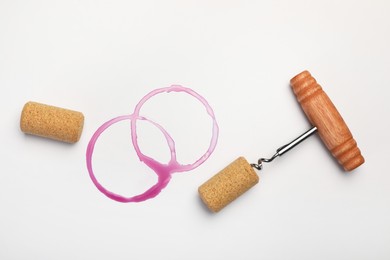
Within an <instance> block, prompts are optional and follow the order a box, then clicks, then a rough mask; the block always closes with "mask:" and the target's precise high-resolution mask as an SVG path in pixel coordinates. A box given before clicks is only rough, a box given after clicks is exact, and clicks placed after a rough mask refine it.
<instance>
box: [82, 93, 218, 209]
mask: <svg viewBox="0 0 390 260" xmlns="http://www.w3.org/2000/svg"><path fill="white" fill-rule="evenodd" d="M164 92H166V93H170V92H184V93H187V94H189V95H191V96H193V97H194V98H196V99H197V100H198V101H200V102H201V103H202V104H203V106H204V107H205V108H206V111H207V113H208V115H209V116H210V117H211V118H212V121H213V131H212V136H211V140H210V145H209V148H208V149H207V151H206V152H205V153H204V154H203V155H202V156H201V157H200V158H199V159H197V160H196V161H195V162H194V163H192V164H186V165H182V164H180V163H179V162H178V161H177V159H176V149H175V142H174V140H173V138H172V137H171V136H170V135H169V133H168V132H167V131H166V130H165V129H164V128H163V127H162V126H161V125H159V124H158V123H156V122H154V121H152V120H149V119H147V118H146V117H143V116H140V115H139V113H140V109H141V107H142V106H143V105H144V104H145V102H146V101H148V100H149V99H150V98H151V97H153V96H155V95H157V94H160V93H164ZM123 120H130V130H131V140H132V144H133V147H134V149H135V151H136V153H137V155H138V158H139V159H140V161H142V162H143V163H145V165H147V166H148V167H149V168H150V169H152V170H153V171H154V172H155V173H156V174H157V176H158V182H157V183H156V184H155V185H153V186H152V187H151V188H149V189H148V190H146V191H145V192H144V193H142V194H139V195H136V196H132V197H124V196H122V195H119V194H116V193H114V192H112V191H109V190H108V189H106V188H105V187H104V186H103V185H102V184H101V183H100V182H99V181H98V180H97V178H96V176H95V174H94V172H93V168H92V155H93V152H94V148H95V144H96V141H97V140H98V138H99V136H100V135H101V134H102V133H103V132H104V131H105V130H106V129H107V128H109V127H110V126H111V125H113V124H115V123H118V122H120V121H123ZM138 120H144V121H147V122H149V123H151V124H153V125H154V126H156V127H157V128H158V129H159V130H160V131H161V132H162V134H163V135H164V137H165V139H166V141H167V144H168V146H169V150H170V153H171V158H170V161H169V162H168V163H167V164H163V163H160V162H158V161H156V160H154V159H153V158H151V157H149V156H147V155H145V154H143V153H142V152H141V150H140V148H139V145H138V140H137V128H136V122H137V121H138ZM218 132H219V128H218V124H217V121H216V118H215V115H214V111H213V109H212V108H211V106H210V105H209V104H208V102H207V100H206V99H205V98H203V97H202V96H201V95H199V94H198V93H197V92H195V91H194V90H192V89H190V88H185V87H182V86H179V85H172V86H171V87H167V88H160V89H155V90H153V91H151V92H150V93H149V94H147V95H146V96H144V97H143V98H142V99H141V100H140V102H139V103H138V104H137V105H136V106H135V109H134V112H133V114H131V115H123V116H119V117H116V118H113V119H111V120H109V121H107V122H106V123H104V124H103V125H102V126H100V127H99V128H98V129H97V130H96V132H95V133H94V134H93V136H92V137H91V140H90V141H89V143H88V146H87V152H86V161H87V169H88V172H89V176H90V178H91V180H92V182H93V183H94V184H95V186H96V188H97V189H98V190H99V191H100V192H102V193H103V194H104V195H106V196H107V197H109V198H110V199H113V200H116V201H118V202H141V201H144V200H147V199H151V198H154V197H156V196H157V195H158V194H159V193H160V192H161V190H162V189H164V188H165V187H166V186H167V185H168V183H169V181H170V180H171V176H172V174H173V173H175V172H185V171H190V170H193V169H195V168H197V167H199V166H200V165H201V164H202V163H204V162H205V161H206V160H207V159H208V158H209V157H210V155H211V154H212V153H213V151H214V150H215V147H216V145H217V141H218Z"/></svg>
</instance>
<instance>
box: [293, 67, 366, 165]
mask: <svg viewBox="0 0 390 260" xmlns="http://www.w3.org/2000/svg"><path fill="white" fill-rule="evenodd" d="M290 83H291V87H292V89H293V91H294V93H295V95H296V97H297V99H298V102H299V103H300V105H301V107H302V109H303V111H304V112H305V114H306V116H307V117H308V119H309V121H310V123H311V124H312V125H313V126H315V127H317V129H318V134H319V136H320V137H321V139H322V141H323V142H324V143H325V145H326V147H327V148H328V149H329V151H330V152H331V153H332V155H333V156H334V157H335V158H336V159H337V160H338V162H339V163H340V164H341V165H342V166H343V167H344V169H345V170H346V171H351V170H353V169H355V168H357V167H359V166H360V165H362V164H363V163H364V158H363V156H362V155H361V152H360V149H359V148H358V147H357V144H356V141H355V139H354V138H353V136H352V134H351V131H350V130H349V129H348V126H347V125H346V123H345V122H344V120H343V118H342V117H341V115H340V113H339V112H338V111H337V109H336V107H335V106H334V105H333V103H332V101H331V100H330V99H329V97H328V95H327V94H326V93H325V92H324V91H323V90H322V88H321V86H320V85H319V84H318V83H317V81H316V80H315V79H314V78H313V77H312V76H311V74H310V73H309V72H308V71H303V72H301V73H299V74H298V75H296V76H295V77H294V78H292V79H291V81H290Z"/></svg>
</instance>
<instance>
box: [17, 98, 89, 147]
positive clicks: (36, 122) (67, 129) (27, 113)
mask: <svg viewBox="0 0 390 260" xmlns="http://www.w3.org/2000/svg"><path fill="white" fill-rule="evenodd" d="M83 126H84V116H83V114H82V113H80V112H77V111H73V110H69V109H64V108H59V107H54V106H49V105H45V104H40V103H36V102H27V103H26V104H25V105H24V108H23V111H22V114H21V117H20V129H21V130H22V132H24V133H26V134H31V135H37V136H42V137H46V138H50V139H54V140H58V141H62V142H66V143H75V142H77V141H78V140H79V139H80V136H81V132H82V131H83Z"/></svg>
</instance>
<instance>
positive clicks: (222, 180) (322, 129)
mask: <svg viewBox="0 0 390 260" xmlns="http://www.w3.org/2000/svg"><path fill="white" fill-rule="evenodd" d="M290 84H291V87H292V89H293V92H294V93H295V95H296V98H297V100H298V102H299V104H300V105H301V107H302V109H303V111H304V113H305V114H306V116H307V117H308V119H309V121H310V123H311V124H312V125H313V127H312V128H311V129H309V130H308V131H306V132H305V133H303V134H302V135H300V136H299V137H297V138H296V139H294V140H293V141H291V142H290V143H288V144H286V145H283V146H281V147H279V148H278V149H277V150H276V153H275V154H274V155H273V156H272V157H271V158H269V159H266V158H260V159H259V160H258V161H257V163H252V164H249V163H248V162H247V161H246V160H245V159H244V158H243V157H240V158H238V159H237V160H235V161H233V162H232V163H231V164H229V165H228V166H227V167H226V168H224V169H223V170H222V171H220V172H219V173H217V174H216V175H215V176H214V177H212V178H211V179H210V180H208V181H207V182H205V183H204V184H203V185H201V186H200V187H199V189H198V191H199V194H200V197H201V199H202V200H203V202H204V203H205V204H206V206H207V207H208V208H209V209H210V210H211V211H213V212H218V211H220V210H221V209H223V208H224V207H225V206H227V205H228V204H229V203H230V202H232V201H233V200H235V199H236V198H238V197H239V196H241V195H242V194H243V193H245V192H246V191H247V190H249V189H250V188H252V187H253V186H254V185H256V184H257V183H258V180H259V179H258V177H257V175H256V174H255V172H254V171H253V169H251V168H255V169H257V170H262V168H263V163H269V162H272V161H273V160H274V159H275V158H277V157H279V156H282V155H283V154H285V153H286V152H288V151H290V150H291V149H292V148H294V147H295V146H297V145H298V144H299V143H301V142H302V141H304V140H305V139H307V138H308V137H309V136H311V135H313V134H314V133H316V132H317V131H318V134H319V136H320V138H321V139H322V141H323V142H324V143H325V146H326V147H327V148H328V149H329V151H330V152H331V154H332V155H333V156H334V157H335V158H336V159H337V160H338V162H339V163H340V164H341V165H342V166H343V168H344V170H346V171H352V170H354V169H356V168H357V167H359V166H360V165H362V164H363V163H364V158H363V156H362V154H361V152H360V149H359V148H358V147H357V144H356V141H355V139H354V138H353V136H352V134H351V131H350V130H349V129H348V126H347V125H346V123H345V122H344V119H343V118H342V117H341V115H340V113H339V112H338V111H337V109H336V107H335V106H334V105H333V103H332V101H331V100H330V99H329V97H328V96H327V95H326V93H325V92H324V91H323V89H322V87H321V86H320V85H319V84H318V83H317V81H316V80H315V79H314V78H313V77H312V76H311V74H310V73H309V72H308V71H303V72H301V73H299V74H298V75H296V76H295V77H294V78H292V79H291V81H290Z"/></svg>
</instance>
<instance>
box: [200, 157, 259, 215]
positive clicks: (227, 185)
mask: <svg viewBox="0 0 390 260" xmlns="http://www.w3.org/2000/svg"><path fill="white" fill-rule="evenodd" d="M258 182H259V176H258V175H257V174H256V173H255V171H254V169H253V168H252V167H251V166H250V164H249V163H248V162H247V160H246V159H245V158H244V157H239V158H238V159H236V160H235V161H233V162H232V163H231V164H229V165H228V166H227V167H226V168H225V169H223V170H222V171H220V172H218V173H217V174H216V175H214V176H213V177H212V178H211V179H209V180H208V181H207V182H205V183H204V184H202V185H201V186H200V187H199V189H198V191H199V195H200V197H201V199H202V200H203V202H204V203H205V204H206V206H207V207H208V208H209V209H210V210H211V211H213V212H218V211H220V210H221V209H223V208H224V207H225V206H227V205H228V204H229V203H230V202H232V201H233V200H235V199H236V198H238V197H239V196H240V195H242V194H243V193H245V192H246V191H247V190H249V189H250V188H252V187H253V186H254V185H256V184H257V183H258Z"/></svg>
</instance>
